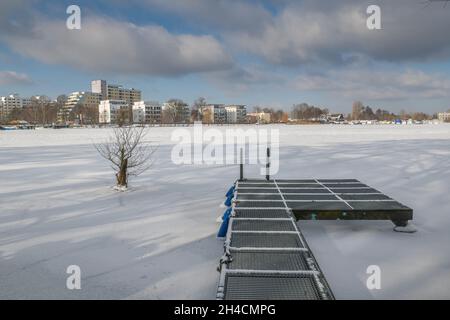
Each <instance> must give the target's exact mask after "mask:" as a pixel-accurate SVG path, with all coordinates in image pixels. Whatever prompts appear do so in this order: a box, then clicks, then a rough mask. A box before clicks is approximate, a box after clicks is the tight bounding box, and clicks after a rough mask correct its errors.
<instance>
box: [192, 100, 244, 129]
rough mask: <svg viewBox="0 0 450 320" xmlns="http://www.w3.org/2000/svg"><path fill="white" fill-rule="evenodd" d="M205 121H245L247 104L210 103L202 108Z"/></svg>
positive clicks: (220, 122)
mask: <svg viewBox="0 0 450 320" xmlns="http://www.w3.org/2000/svg"><path fill="white" fill-rule="evenodd" d="M200 113H201V115H202V120H203V122H205V123H217V124H224V123H230V124H232V123H244V122H245V117H246V115H247V111H246V108H245V105H224V104H208V105H206V106H203V107H201V108H200Z"/></svg>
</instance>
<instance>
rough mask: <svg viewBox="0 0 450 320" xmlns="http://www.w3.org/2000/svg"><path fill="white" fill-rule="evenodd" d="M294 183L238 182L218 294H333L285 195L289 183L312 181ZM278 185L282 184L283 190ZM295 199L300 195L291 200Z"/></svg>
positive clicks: (313, 297)
mask: <svg viewBox="0 0 450 320" xmlns="http://www.w3.org/2000/svg"><path fill="white" fill-rule="evenodd" d="M294 182H295V184H289V185H288V184H286V183H284V182H283V181H280V182H278V181H275V180H270V181H265V180H246V181H245V182H239V181H238V182H236V188H235V193H234V199H236V200H235V201H234V202H233V204H232V213H231V217H230V221H229V224H228V231H227V236H226V241H225V245H224V247H225V253H224V255H223V256H222V258H221V261H220V280H219V286H218V290H217V298H218V299H226V300H234V299H236V300H239V299H301V300H328V299H334V296H333V293H332V292H331V289H330V288H329V286H328V284H327V282H326V280H325V278H324V276H323V274H322V272H321V270H320V268H319V265H318V264H317V261H316V259H315V258H314V256H313V254H312V252H311V251H310V249H309V247H308V245H307V244H306V242H305V239H304V237H303V235H302V234H301V232H300V230H299V229H298V228H297V224H296V219H295V217H294V215H293V213H292V211H291V209H290V208H289V206H288V204H287V202H286V200H287V199H285V197H286V195H285V193H287V192H286V191H289V190H290V189H289V188H294V186H295V188H299V186H300V188H301V187H303V186H304V184H306V183H308V184H314V180H295V181H291V183H294ZM299 183H300V184H299ZM280 184H281V185H280ZM314 185H315V184H314ZM281 187H283V188H286V189H284V190H285V191H284V192H281V190H280V188H281ZM308 187H309V188H310V187H312V185H308ZM292 190H295V191H297V190H298V189H292ZM294 193H295V192H294ZM317 195H320V194H319V192H318V194H317ZM333 197H334V196H333ZM294 199H299V200H301V199H302V198H301V197H300V198H299V197H298V196H297V198H290V199H289V200H294ZM314 199H320V200H324V199H328V198H321V197H318V198H316V197H314ZM333 199H336V201H338V202H339V199H338V198H337V197H334V198H333Z"/></svg>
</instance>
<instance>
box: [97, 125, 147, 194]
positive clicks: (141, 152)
mask: <svg viewBox="0 0 450 320" xmlns="http://www.w3.org/2000/svg"><path fill="white" fill-rule="evenodd" d="M146 134H147V128H145V127H133V126H129V127H118V128H114V129H113V133H112V135H111V136H110V137H109V139H108V141H106V142H105V143H102V144H95V148H96V149H97V151H98V152H99V154H100V155H101V156H102V157H103V158H105V159H106V160H108V161H109V162H110V163H111V167H112V169H113V170H114V171H115V172H116V185H117V187H118V188H119V189H123V188H127V187H128V178H129V176H138V175H139V174H141V173H143V172H144V171H145V170H147V169H149V168H150V166H151V165H152V156H153V154H154V152H155V151H156V148H155V147H153V146H152V145H150V144H149V143H146V142H145V141H144V138H145V136H146Z"/></svg>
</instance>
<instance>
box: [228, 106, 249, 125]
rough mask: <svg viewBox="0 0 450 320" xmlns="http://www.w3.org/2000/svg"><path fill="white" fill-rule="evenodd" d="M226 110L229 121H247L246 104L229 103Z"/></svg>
mask: <svg viewBox="0 0 450 320" xmlns="http://www.w3.org/2000/svg"><path fill="white" fill-rule="evenodd" d="M225 110H226V122H227V123H231V124H232V123H245V120H246V117H247V108H246V106H245V105H228V106H226V107H225Z"/></svg>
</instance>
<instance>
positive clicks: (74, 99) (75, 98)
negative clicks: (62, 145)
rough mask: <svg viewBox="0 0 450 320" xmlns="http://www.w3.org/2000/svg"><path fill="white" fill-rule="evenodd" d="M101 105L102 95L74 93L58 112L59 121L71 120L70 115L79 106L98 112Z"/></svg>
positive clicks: (82, 92)
mask: <svg viewBox="0 0 450 320" xmlns="http://www.w3.org/2000/svg"><path fill="white" fill-rule="evenodd" d="M99 103H100V94H98V93H93V92H84V91H76V92H72V93H71V94H70V95H69V96H68V97H67V100H66V103H65V104H64V106H63V107H62V109H61V110H59V111H58V121H59V122H67V121H68V120H69V119H70V113H71V112H72V110H73V109H74V108H75V107H77V106H82V107H84V108H86V109H91V110H97V109H98V105H99Z"/></svg>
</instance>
